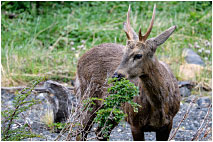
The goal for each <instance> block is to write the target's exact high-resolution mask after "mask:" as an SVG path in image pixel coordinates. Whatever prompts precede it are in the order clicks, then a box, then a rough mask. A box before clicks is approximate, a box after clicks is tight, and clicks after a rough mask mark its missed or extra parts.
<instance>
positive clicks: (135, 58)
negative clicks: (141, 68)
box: [134, 54, 142, 60]
mask: <svg viewBox="0 0 213 142" xmlns="http://www.w3.org/2000/svg"><path fill="white" fill-rule="evenodd" d="M140 58H142V54H136V55H135V56H134V60H137V59H140Z"/></svg>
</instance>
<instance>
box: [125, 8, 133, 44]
mask: <svg viewBox="0 0 213 142" xmlns="http://www.w3.org/2000/svg"><path fill="white" fill-rule="evenodd" d="M130 11H131V7H130V5H129V9H128V12H127V18H126V21H127V22H126V23H127V33H126V34H127V35H128V36H127V37H129V40H132V39H133V37H132V34H131V25H130V20H129V15H130Z"/></svg>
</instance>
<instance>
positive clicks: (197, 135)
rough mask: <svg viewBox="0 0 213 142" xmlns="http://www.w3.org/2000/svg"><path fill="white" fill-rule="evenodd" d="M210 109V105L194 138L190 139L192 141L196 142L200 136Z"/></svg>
mask: <svg viewBox="0 0 213 142" xmlns="http://www.w3.org/2000/svg"><path fill="white" fill-rule="evenodd" d="M211 107H212V104H211V105H209V108H208V111H207V113H206V115H205V117H204V119H203V121H202V123H201V125H200V127H199V128H198V130H197V132H196V134H195V135H194V137H193V138H192V141H194V140H195V141H196V140H197V139H198V138H199V136H200V134H201V132H202V130H203V125H204V122H205V121H206V119H207V118H208V117H207V116H208V115H209V112H210V110H211Z"/></svg>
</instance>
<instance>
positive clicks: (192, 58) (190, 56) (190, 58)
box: [183, 48, 205, 66]
mask: <svg viewBox="0 0 213 142" xmlns="http://www.w3.org/2000/svg"><path fill="white" fill-rule="evenodd" d="M183 56H184V57H185V60H186V62H187V63H189V64H196V65H201V66H205V63H204V62H203V60H202V59H201V57H200V56H199V55H198V54H197V53H195V52H194V51H193V50H192V49H189V48H185V49H184V50H183Z"/></svg>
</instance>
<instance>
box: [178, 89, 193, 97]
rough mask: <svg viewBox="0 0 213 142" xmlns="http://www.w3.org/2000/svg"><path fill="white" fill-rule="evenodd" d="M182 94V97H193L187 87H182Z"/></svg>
mask: <svg viewBox="0 0 213 142" xmlns="http://www.w3.org/2000/svg"><path fill="white" fill-rule="evenodd" d="M180 94H181V96H182V97H189V96H190V95H191V91H190V90H189V89H188V88H187V87H181V88H180Z"/></svg>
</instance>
